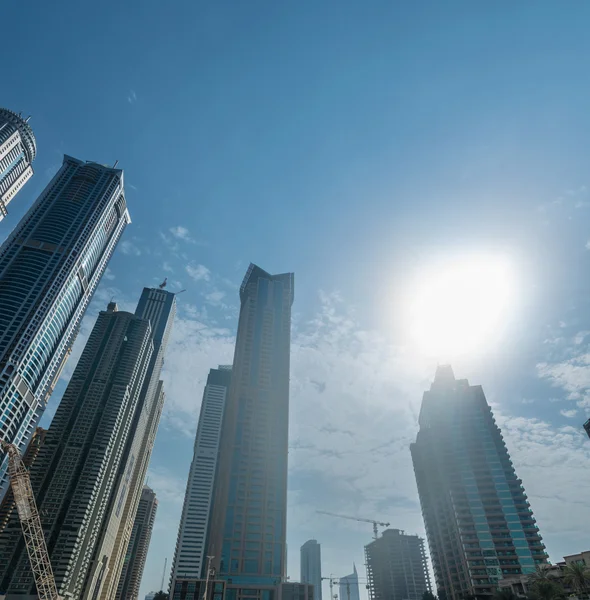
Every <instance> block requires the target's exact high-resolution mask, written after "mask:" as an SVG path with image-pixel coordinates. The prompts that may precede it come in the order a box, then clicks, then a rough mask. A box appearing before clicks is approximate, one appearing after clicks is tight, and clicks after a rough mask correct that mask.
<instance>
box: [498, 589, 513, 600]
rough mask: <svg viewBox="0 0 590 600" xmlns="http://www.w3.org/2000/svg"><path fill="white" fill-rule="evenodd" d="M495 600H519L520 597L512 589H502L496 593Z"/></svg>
mask: <svg viewBox="0 0 590 600" xmlns="http://www.w3.org/2000/svg"><path fill="white" fill-rule="evenodd" d="M493 600H518V596H517V595H516V594H515V593H514V592H513V591H512V588H501V589H498V590H496V591H495V592H494V598H493Z"/></svg>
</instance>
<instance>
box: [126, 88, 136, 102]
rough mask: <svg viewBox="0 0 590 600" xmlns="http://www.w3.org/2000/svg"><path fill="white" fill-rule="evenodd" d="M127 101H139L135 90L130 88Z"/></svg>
mask: <svg viewBox="0 0 590 600" xmlns="http://www.w3.org/2000/svg"><path fill="white" fill-rule="evenodd" d="M127 102H129V104H135V103H136V102H137V94H136V93H135V91H134V90H129V94H127Z"/></svg>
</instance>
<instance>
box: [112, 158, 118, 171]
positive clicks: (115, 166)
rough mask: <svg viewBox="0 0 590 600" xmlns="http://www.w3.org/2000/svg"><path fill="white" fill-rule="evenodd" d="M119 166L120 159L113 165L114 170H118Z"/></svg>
mask: <svg viewBox="0 0 590 600" xmlns="http://www.w3.org/2000/svg"><path fill="white" fill-rule="evenodd" d="M118 164H119V159H117V160H116V161H115V164H114V165H113V169H116V168H117V165H118Z"/></svg>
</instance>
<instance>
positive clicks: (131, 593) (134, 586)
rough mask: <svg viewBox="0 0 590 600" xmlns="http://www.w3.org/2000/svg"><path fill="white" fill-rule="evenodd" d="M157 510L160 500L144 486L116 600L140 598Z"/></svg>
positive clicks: (135, 599) (152, 491)
mask: <svg viewBox="0 0 590 600" xmlns="http://www.w3.org/2000/svg"><path fill="white" fill-rule="evenodd" d="M157 510H158V500H157V499H156V494H155V492H154V490H152V489H151V488H149V487H148V486H147V485H144V486H143V490H142V492H141V498H140V500H139V505H138V507H137V513H136V515H135V521H134V522H133V530H132V531H131V539H130V540H129V545H128V546H127V552H126V553H125V561H124V563H123V570H122V571H121V576H120V577H119V585H118V586H117V595H116V596H115V599H116V600H137V598H139V586H140V585H141V578H142V576H143V568H144V567H145V559H146V558H147V553H148V548H149V546H150V540H151V539H152V530H153V528H154V521H155V519H156V511H157Z"/></svg>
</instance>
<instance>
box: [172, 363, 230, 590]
mask: <svg viewBox="0 0 590 600" xmlns="http://www.w3.org/2000/svg"><path fill="white" fill-rule="evenodd" d="M230 383H231V366H229V367H228V366H220V367H219V368H218V369H211V370H210V371H209V376H208V377H207V385H206V386H205V391H204V392H203V400H202V402H201V413H200V415H199V425H198V427H197V434H196V436H195V446H194V452H193V460H192V462H191V466H190V471H189V475H188V480H187V482H186V492H185V495H184V505H183V507H182V517H181V519H180V526H179V528H178V538H177V541H176V550H175V552H174V560H173V561H172V579H171V583H170V591H171V595H172V597H173V598H174V597H175V596H174V594H175V592H177V591H178V592H180V591H181V590H182V588H183V584H182V582H183V581H185V580H197V579H200V578H206V576H207V573H205V572H204V570H205V569H206V568H207V564H206V556H205V552H206V550H207V537H208V532H209V525H210V516H211V506H212V503H213V495H214V489H215V481H216V472H217V464H218V456H219V442H220V437H221V427H222V424H223V414H224V410H225V402H226V400H227V394H228V391H229V387H230Z"/></svg>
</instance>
